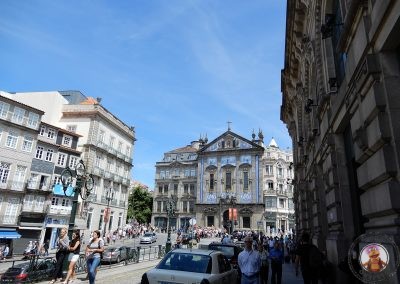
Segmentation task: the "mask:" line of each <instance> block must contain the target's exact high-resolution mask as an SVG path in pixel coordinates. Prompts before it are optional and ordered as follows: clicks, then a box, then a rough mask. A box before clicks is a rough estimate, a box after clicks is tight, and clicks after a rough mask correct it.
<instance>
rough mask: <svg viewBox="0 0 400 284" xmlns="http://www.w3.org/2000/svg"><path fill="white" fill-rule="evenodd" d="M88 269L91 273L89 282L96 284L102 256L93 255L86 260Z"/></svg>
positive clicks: (89, 273)
mask: <svg viewBox="0 0 400 284" xmlns="http://www.w3.org/2000/svg"><path fill="white" fill-rule="evenodd" d="M86 264H87V270H88V275H89V283H90V284H94V280H95V279H96V267H97V266H99V264H100V257H92V258H89V259H88V260H87V261H86Z"/></svg>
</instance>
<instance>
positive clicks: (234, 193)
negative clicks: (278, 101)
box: [195, 129, 264, 232]
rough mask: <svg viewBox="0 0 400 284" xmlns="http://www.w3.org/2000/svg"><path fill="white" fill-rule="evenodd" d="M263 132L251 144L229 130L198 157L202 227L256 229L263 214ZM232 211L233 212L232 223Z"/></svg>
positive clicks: (198, 204)
mask: <svg viewBox="0 0 400 284" xmlns="http://www.w3.org/2000/svg"><path fill="white" fill-rule="evenodd" d="M262 139H263V136H262V133H261V132H260V133H259V136H258V139H256V135H255V134H254V133H253V139H252V141H250V140H247V139H246V138H243V137H241V136H239V135H237V134H236V133H234V132H232V131H231V130H230V129H228V131H226V132H225V133H223V134H222V135H220V136H219V137H217V138H216V139H214V140H213V141H211V142H210V143H208V144H206V143H207V142H206V141H204V145H202V147H201V149H200V150H199V152H198V154H199V157H198V182H197V188H198V192H197V200H196V207H195V210H196V220H197V223H198V224H199V225H200V226H208V227H210V226H214V227H217V228H222V226H223V227H225V228H226V229H227V230H228V231H230V232H232V231H233V230H234V229H235V228H236V229H237V228H247V229H250V228H253V229H255V228H257V226H258V222H259V221H262V217H263V213H264V200H263V189H262V185H263V183H262V156H263V153H264V147H263V146H262ZM229 208H232V209H233V210H234V211H236V212H234V213H233V214H232V213H231V215H233V218H234V219H235V220H237V221H235V222H231V221H229Z"/></svg>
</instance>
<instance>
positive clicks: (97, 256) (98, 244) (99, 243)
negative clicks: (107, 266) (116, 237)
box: [85, 230, 104, 284]
mask: <svg viewBox="0 0 400 284" xmlns="http://www.w3.org/2000/svg"><path fill="white" fill-rule="evenodd" d="M103 252H104V242H103V240H102V239H100V231H97V230H96V231H93V238H92V240H91V241H90V243H89V244H88V245H87V246H86V251H85V253H86V264H87V269H88V276H89V283H90V284H94V283H95V279H96V268H97V266H99V264H100V260H101V255H102V254H103Z"/></svg>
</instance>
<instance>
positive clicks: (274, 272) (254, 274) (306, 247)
mask: <svg viewBox="0 0 400 284" xmlns="http://www.w3.org/2000/svg"><path fill="white" fill-rule="evenodd" d="M229 239H230V240H229ZM243 239H244V250H243V251H242V252H241V253H240V254H239V257H238V264H239V268H240V272H241V284H258V283H260V284H264V283H265V284H266V283H268V277H269V273H270V272H269V271H271V282H270V283H272V284H275V283H278V284H280V283H282V264H283V263H285V262H286V263H294V267H295V272H296V276H299V270H300V271H301V275H302V277H303V280H304V283H305V284H317V283H319V282H318V281H319V280H321V282H322V283H326V282H325V281H326V278H325V279H324V278H323V276H326V275H327V274H326V271H324V269H325V265H326V259H324V254H323V253H322V252H320V251H319V250H318V248H317V247H316V246H314V245H313V244H311V242H310V235H309V234H308V233H306V232H305V233H303V234H302V236H301V238H300V240H298V241H295V239H294V237H293V236H285V237H284V236H281V237H274V238H273V237H267V236H264V235H263V234H257V233H254V232H249V233H248V234H247V235H245V236H244V238H243ZM230 241H232V238H231V237H230V236H225V237H223V238H222V242H225V243H226V242H230Z"/></svg>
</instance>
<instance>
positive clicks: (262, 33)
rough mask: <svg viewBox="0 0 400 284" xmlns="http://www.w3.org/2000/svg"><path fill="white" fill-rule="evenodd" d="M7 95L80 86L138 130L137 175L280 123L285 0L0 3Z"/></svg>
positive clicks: (275, 130)
mask: <svg viewBox="0 0 400 284" xmlns="http://www.w3.org/2000/svg"><path fill="white" fill-rule="evenodd" d="M0 11H1V17H0V42H1V44H0V90H4V91H10V92H11V91H15V92H24V91H25V92H28V91H55V90H80V91H81V92H82V93H83V94H85V95H86V96H91V97H95V98H96V97H102V99H103V100H102V104H103V106H104V107H106V108H107V109H108V110H110V111H111V112H113V113H114V114H115V115H116V116H118V117H119V118H120V119H122V120H123V121H124V122H125V123H126V124H128V125H133V126H135V129H136V138H137V141H136V144H135V147H134V155H133V163H134V168H133V170H132V177H133V179H135V180H138V181H140V182H142V183H144V184H146V185H148V186H149V187H150V188H153V187H154V176H155V163H156V162H157V161H160V160H161V159H162V157H163V153H164V152H167V151H170V150H173V149H175V148H179V147H183V146H186V145H187V144H189V143H190V142H191V141H193V140H197V139H198V138H199V137H200V135H203V136H204V135H205V134H207V136H208V139H209V141H211V140H213V139H214V138H216V137H217V136H219V135H221V134H222V133H223V132H224V131H226V130H227V121H231V122H232V125H231V129H232V131H234V132H235V133H237V134H239V135H241V136H243V137H245V138H248V139H251V133H252V130H253V129H255V131H256V132H258V129H259V128H260V129H262V131H263V133H264V136H265V138H264V142H266V143H268V142H269V140H270V139H271V137H274V138H275V139H276V141H277V143H278V145H279V146H280V147H281V148H287V147H291V140H290V138H289V136H288V133H287V129H286V126H285V125H284V124H283V123H282V122H281V121H280V106H281V100H282V95H281V90H280V72H281V69H282V68H283V60H284V38H285V16H286V1H283V0H262V1H261V0H260V1H259V0H252V1H239V0H237V1H217V0H210V1H206V0H198V1H190V0H179V1H178V0H168V1H167V0H164V1H161V0H159V1H156V0H154V1H153V0H141V1H61V0H60V1H54V0H48V1H45V0H32V1H15V0H2V1H0Z"/></svg>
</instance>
